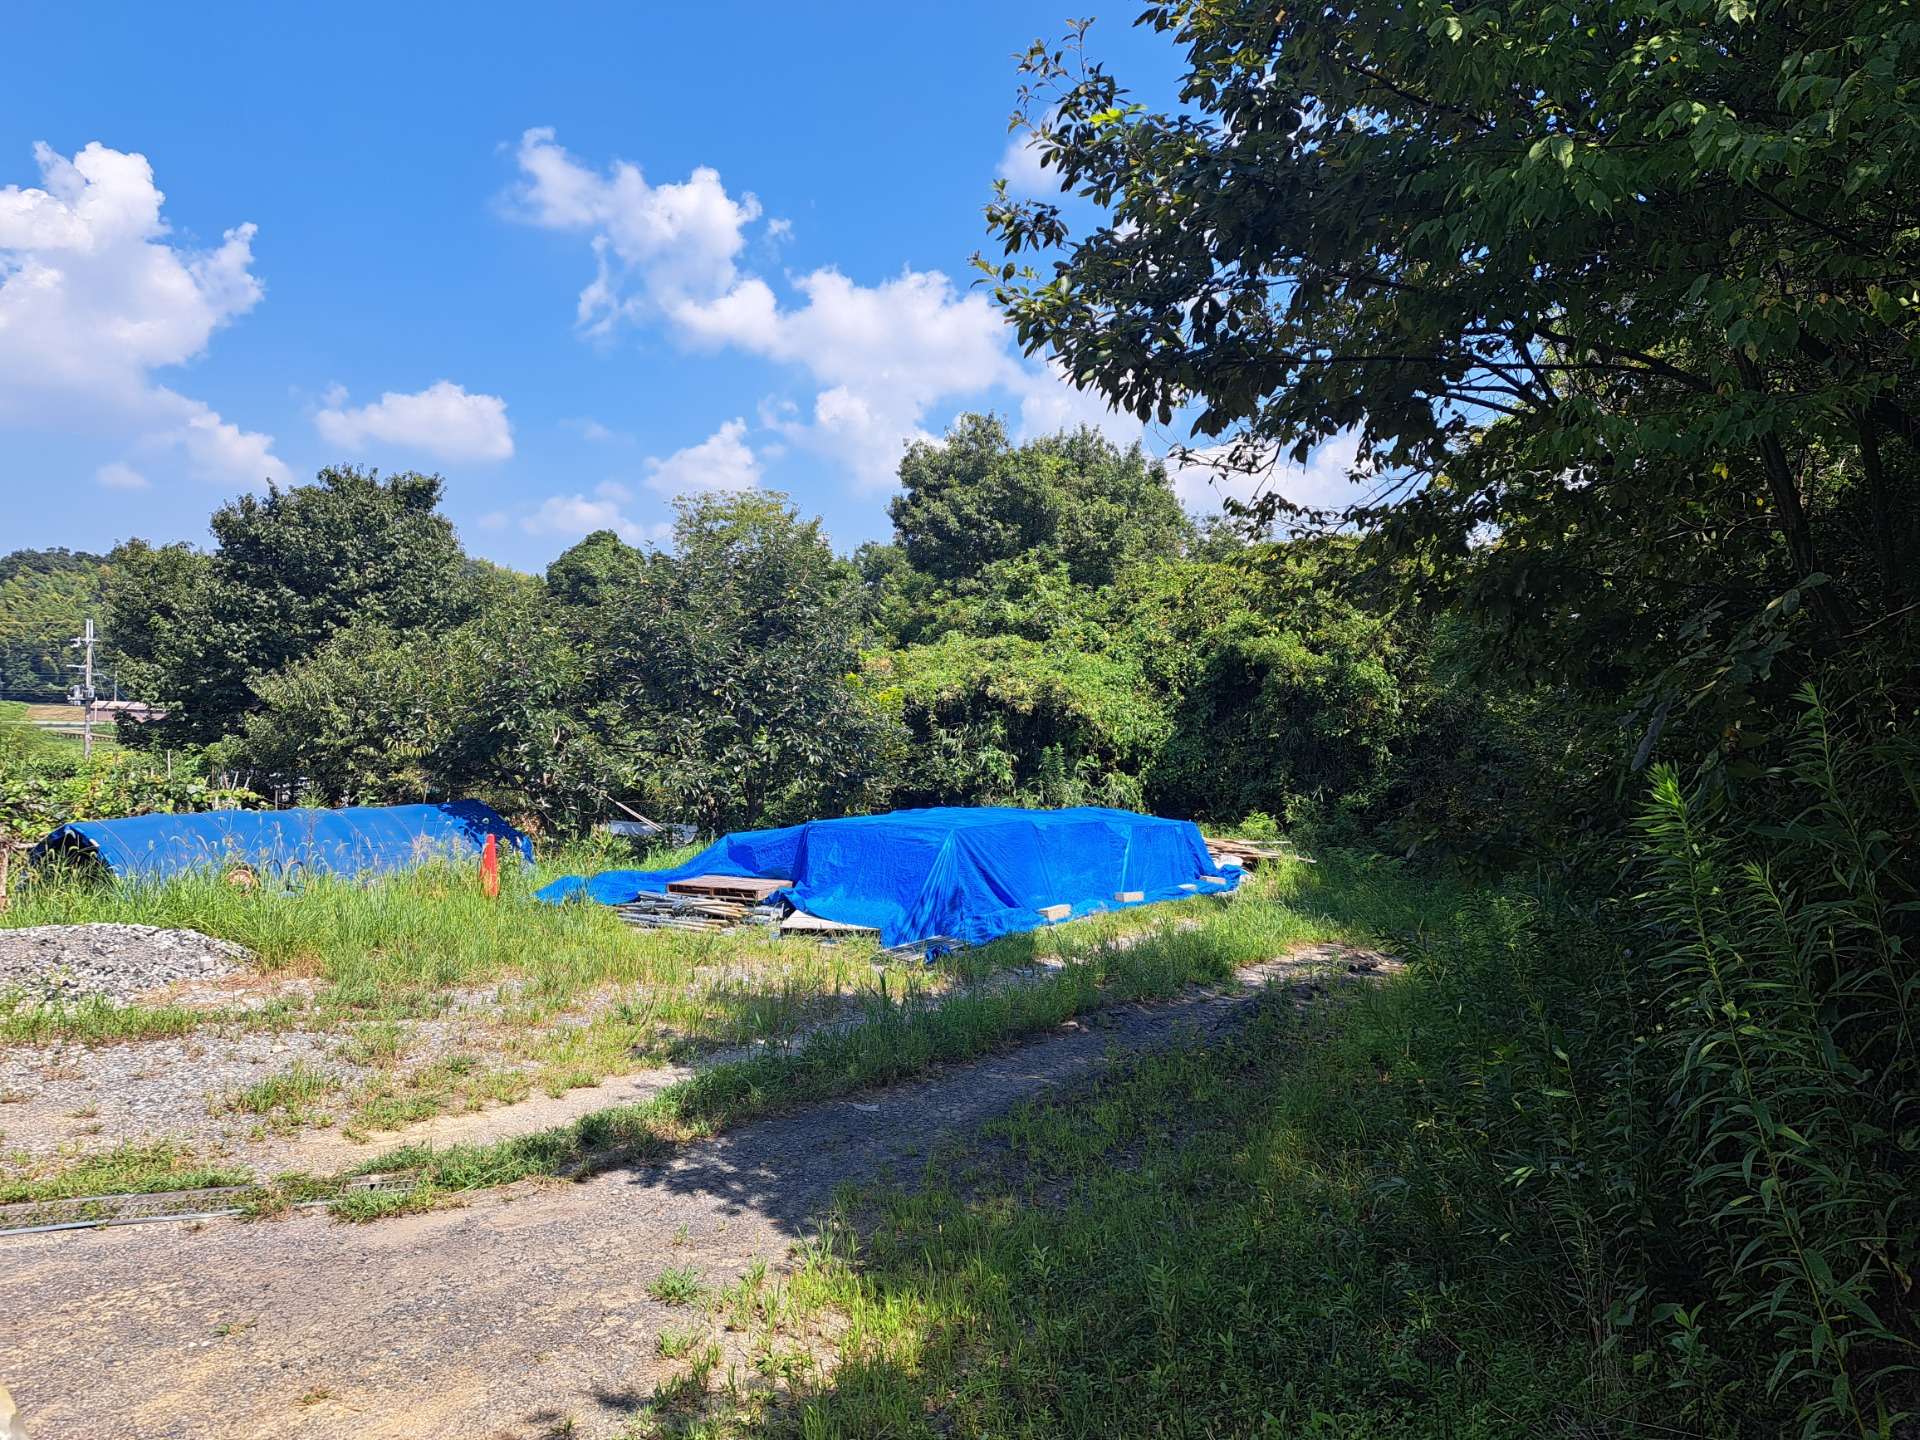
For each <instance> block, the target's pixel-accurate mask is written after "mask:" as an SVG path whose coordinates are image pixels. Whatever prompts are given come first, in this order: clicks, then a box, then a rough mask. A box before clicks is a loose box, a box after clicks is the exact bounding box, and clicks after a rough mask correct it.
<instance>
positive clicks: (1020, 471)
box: [889, 415, 1194, 585]
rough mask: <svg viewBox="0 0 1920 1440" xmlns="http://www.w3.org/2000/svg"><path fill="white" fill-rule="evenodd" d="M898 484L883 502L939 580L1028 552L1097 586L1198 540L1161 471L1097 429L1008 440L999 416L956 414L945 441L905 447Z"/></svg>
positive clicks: (922, 566) (910, 548) (924, 567)
mask: <svg viewBox="0 0 1920 1440" xmlns="http://www.w3.org/2000/svg"><path fill="white" fill-rule="evenodd" d="M900 484H901V488H902V493H901V494H900V496H899V497H898V498H897V499H895V500H894V502H893V504H892V506H891V508H890V511H889V513H890V514H891V515H892V517H893V527H894V533H895V535H896V537H897V538H898V541H899V544H900V548H901V549H902V551H904V553H905V555H906V558H907V561H908V562H909V563H910V564H911V565H912V566H913V567H914V568H915V569H916V570H919V571H920V572H922V573H923V574H926V575H931V576H934V577H935V578H937V579H940V580H947V581H954V580H965V579H969V578H972V577H973V576H976V575H978V574H979V573H980V571H981V570H983V569H984V568H986V567H987V566H988V565H991V564H993V563H994V562H995V561H999V560H1010V559H1013V558H1014V557H1016V556H1028V555H1031V556H1035V557H1037V558H1039V559H1041V560H1046V561H1054V560H1057V561H1059V562H1061V563H1062V564H1064V565H1065V566H1066V567H1067V569H1068V572H1069V573H1070V574H1071V575H1072V577H1073V579H1074V580H1075V581H1076V582H1077V583H1079V584H1082V585H1104V584H1106V583H1107V582H1108V581H1109V580H1111V579H1112V578H1113V577H1114V576H1115V575H1116V574H1118V573H1119V571H1120V570H1121V569H1122V568H1124V567H1125V566H1126V565H1127V564H1129V563H1130V562H1132V561H1135V560H1142V559H1151V558H1155V557H1165V556H1171V555H1175V554H1178V553H1179V552H1180V551H1181V550H1182V549H1184V548H1185V547H1186V546H1187V545H1189V544H1190V543H1192V541H1193V538H1194V531H1193V522H1192V521H1190V520H1188V519H1187V516H1186V512H1185V511H1184V510H1182V509H1181V508H1180V502H1179V500H1177V499H1176V498H1175V497H1174V493H1173V488H1172V486H1171V485H1170V484H1169V483H1168V481H1167V473H1166V468H1165V467H1164V466H1163V465H1161V464H1160V463H1159V462H1158V461H1155V460H1149V459H1148V458H1147V457H1146V455H1145V454H1144V453H1143V452H1142V451H1141V449H1140V447H1139V446H1138V445H1134V446H1131V447H1129V448H1126V449H1122V448H1121V447H1119V446H1117V445H1115V444H1114V443H1113V442H1112V441H1110V440H1108V439H1107V438H1106V437H1105V436H1103V435H1101V434H1100V433H1099V432H1098V431H1095V430H1088V429H1082V430H1077V431H1064V432H1062V433H1061V434H1058V435H1048V436H1045V437H1043V438H1041V439H1037V440H1031V441H1028V442H1027V443H1026V444H1024V445H1018V446H1016V445H1014V444H1012V443H1011V442H1010V441H1009V440H1008V438H1007V432H1006V427H1005V426H1004V425H1002V424H1001V422H1000V421H999V420H998V419H997V418H996V417H994V416H991V415H963V416H961V417H960V419H958V420H957V421H955V422H954V424H953V427H952V428H951V429H950V430H949V431H948V432H947V436H946V438H945V439H944V440H942V441H940V442H938V443H936V444H928V443H925V442H921V443H918V444H915V445H913V446H912V447H911V448H909V449H908V451H907V454H906V456H905V458H904V459H903V460H902V461H901V462H900Z"/></svg>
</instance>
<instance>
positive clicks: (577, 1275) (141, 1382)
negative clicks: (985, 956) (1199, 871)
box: [0, 947, 1388, 1440]
mask: <svg viewBox="0 0 1920 1440" xmlns="http://www.w3.org/2000/svg"><path fill="white" fill-rule="evenodd" d="M1350 963H1362V962H1359V961H1354V960H1351V959H1350V957H1349V954H1348V952H1346V951H1344V950H1338V949H1335V948H1332V947H1317V948H1316V949H1315V950H1312V951H1309V952H1303V953H1300V954H1296V955H1294V956H1289V957H1288V958H1287V959H1286V960H1284V961H1276V962H1272V963H1270V964H1268V965H1263V966H1256V967H1253V968H1252V969H1251V970H1249V971H1247V972H1244V973H1243V975H1242V977H1241V978H1242V984H1240V985H1238V986H1232V987H1227V988H1225V989H1220V990H1194V991H1191V992H1189V993H1188V994H1186V995H1184V996H1182V997H1181V998H1179V999H1177V1000H1175V1001H1172V1002H1170V1003H1166V1004H1154V1005H1127V1006H1117V1007H1114V1008H1111V1009H1108V1010H1103V1011H1099V1012H1096V1013H1095V1014H1093V1015H1091V1016H1089V1017H1087V1018H1086V1019H1084V1020H1081V1021H1076V1022H1072V1023H1070V1024H1069V1025H1067V1026H1065V1027H1063V1028H1061V1029H1060V1030H1058V1031H1055V1032H1053V1033H1051V1034H1048V1035H1046V1036H1045V1037H1043V1038H1041V1039H1038V1040H1036V1041H1034V1042H1033V1043H1031V1044H1028V1045H1025V1046H1022V1047H1021V1048H1019V1049H1016V1050H1013V1051H1010V1052H1008V1053H1005V1054H1002V1055H996V1056H993V1057H990V1058H988V1059H985V1060H981V1061H977V1062H974V1063H971V1064H967V1065H963V1066H954V1067H951V1068H949V1069H946V1070H943V1071H938V1072H936V1073H934V1074H933V1075H932V1076H930V1077H928V1078H927V1079H925V1080H923V1081H920V1082H918V1083H913V1084H908V1085H901V1086H895V1087H892V1088H889V1089H886V1090H881V1091H875V1092H872V1093H869V1094H866V1095H859V1096H854V1097H850V1098H848V1099H846V1100H841V1101H834V1102H829V1103H825V1104H821V1105H814V1106H807V1107H803V1108H800V1109H797V1110H794V1111H792V1112H789V1113H787V1114H784V1115H780V1116H777V1117H774V1118H771V1119H768V1120H765V1121H762V1122H760V1123H758V1124H754V1125H751V1126H747V1127H744V1128H742V1129H741V1130H739V1131H736V1132H734V1133H732V1134H728V1135H724V1136H721V1137H718V1138H716V1139H714V1140H711V1141H708V1142H704V1143H701V1144H697V1145H689V1146H686V1147H684V1148H682V1149H680V1150H678V1151H676V1152H675V1153H674V1154H673V1155H672V1157H671V1158H670V1159H668V1160H666V1161H663V1162H660V1163H655V1164H648V1165H644V1166H636V1167H634V1168H626V1169H615V1170H610V1171H603V1172H600V1173H597V1174H594V1175H592V1176H590V1177H588V1178H586V1179H583V1180H581V1181H578V1182H573V1183H556V1182H545V1183H540V1184H523V1185H518V1186H512V1187H508V1188H506V1189H504V1190H501V1191H495V1192H489V1193H487V1194H485V1195H481V1196H476V1197H475V1198H474V1200H473V1203H472V1204H470V1205H469V1206H468V1207H466V1208H464V1209H458V1210H448V1211H440V1212H436V1213H432V1214H426V1215H419V1216H412V1217H408V1218H404V1219H398V1220H391V1221H385V1222H380V1223H376V1224H372V1225H364V1226H349V1225H342V1224H338V1223H335V1222H332V1221H330V1220H328V1219H326V1218H325V1217H324V1216H321V1215H318V1214H314V1213H311V1212H307V1213H301V1214H297V1215H295V1216H294V1217H292V1218H289V1219H285V1220H279V1221H269V1222H255V1223H244V1222H239V1221H216V1222H211V1223H208V1224H206V1225H204V1226H203V1227H200V1228H198V1229H197V1230H195V1231H192V1232H191V1233H189V1232H188V1231H187V1230H186V1229H184V1228H183V1227H181V1226H179V1225H175V1224H166V1225H153V1226H137V1227H130V1228H125V1229H114V1230H106V1231H94V1232H72V1233H67V1234H60V1235H48V1236H37V1237H24V1238H19V1239H14V1240H6V1241H0V1273H5V1275H6V1276H7V1287H6V1290H7V1294H6V1304H5V1306H4V1308H3V1309H0V1356H4V1357H5V1362H4V1363H5V1365H6V1367H7V1369H6V1373H5V1374H4V1375H0V1380H4V1382H5V1383H6V1384H7V1385H9V1386H10V1387H11V1388H12V1390H13V1393H14V1396H15V1398H16V1400H17V1401H18V1402H19V1404H20V1407H21V1412H22V1414H23V1416H24V1417H25V1418H26V1420H27V1422H28V1424H29V1425H30V1426H32V1427H34V1433H36V1434H42V1435H49V1436H52V1435H58V1436H62V1437H68V1440H133V1437H140V1440H169V1437H174V1440H219V1437H231V1440H274V1437H301V1440H326V1437H342V1440H344V1437H353V1440H377V1437H391V1440H439V1437H447V1440H453V1437H459V1440H468V1437H482V1436H485V1437H499V1440H514V1437H527V1440H531V1437H536V1436H544V1435H551V1434H557V1433H565V1434H571V1435H576V1436H580V1437H589V1440H590V1437H610V1436H614V1435H617V1434H618V1433H619V1432H620V1431H621V1430H622V1429H623V1428H624V1426H625V1423H626V1421H627V1420H628V1419H629V1418H631V1416H632V1415H633V1413H634V1412H635V1411H636V1410H637V1409H638V1408H639V1407H640V1406H641V1405H642V1404H644V1403H645V1401H646V1400H647V1397H648V1396H649V1395H650V1394H651V1392H652V1390H653V1387H654V1385H655V1384H657V1383H659V1382H660V1381H661V1380H662V1379H663V1378H664V1377H665V1375H666V1372H667V1370H668V1368H669V1367H668V1364H667V1362H665V1361H662V1360H661V1359H659V1358H658V1355H657V1350H656V1341H657V1337H658V1336H659V1334H660V1333H661V1331H662V1330H663V1329H666V1328H668V1327H671V1326H674V1325H675V1324H677V1323H680V1322H681V1321H683V1319H684V1317H685V1311H684V1309H680V1308H676V1307H675V1306H673V1305H670V1304H666V1303H663V1302H662V1301H660V1300H657V1299H655V1298H653V1297H652V1296H650V1295H649V1293H648V1290H649V1287H650V1286H651V1285H652V1284H653V1283H654V1281H655V1280H656V1279H658V1277H659V1276H660V1274H661V1272H662V1271H663V1270H665V1269H667V1268H668V1267H678V1266H692V1267H693V1268H695V1269H696V1270H698V1271H699V1272H700V1274H701V1276H702V1278H703V1279H704V1280H705V1281H706V1282H707V1283H709V1284H724V1283H727V1282H729V1281H731V1280H733V1279H735V1278H737V1277H738V1276H740V1275H742V1274H743V1273H745V1272H746V1271H747V1269H748V1267H750V1266H751V1265H752V1264H753V1263H754V1262H755V1261H756V1260H767V1261H770V1262H772V1263H774V1264H775V1265H778V1264H779V1263H781V1262H782V1261H784V1260H785V1258H786V1256H787V1254H788V1252H789V1250H790V1248H791V1247H792V1246H793V1245H794V1244H795V1243H796V1242H799V1241H801V1240H803V1239H805V1238H806V1237H808V1236H809V1235H810V1234H811V1233H812V1229H813V1225H814V1223H815V1221H816V1219H817V1217H818V1216H819V1215H820V1214H821V1213H822V1211H823V1210H824V1209H825V1208H826V1206H827V1205H828V1203H829V1201H830V1199H831V1197H832V1194H833V1192H834V1190H835V1188H836V1187H837V1186H839V1185H840V1184H842V1183H843V1182H846V1181H850V1180H861V1179H869V1178H886V1177H889V1176H892V1177H897V1178H902V1179H905V1178H910V1177H911V1176H912V1175H913V1174H915V1173H917V1172H918V1171H919V1170H920V1169H921V1168H922V1167H923V1165H924V1163H925V1161H926V1159H927V1157H928V1156H929V1154H930V1153H931V1152H932V1150H933V1148H934V1147H935V1146H937V1145H940V1144H942V1143H945V1142H947V1141H949V1140H950V1139H952V1138H954V1137H957V1136H959V1135H961V1134H963V1133H965V1132H967V1131H969V1130H971V1129H973V1128H974V1127H976V1126H978V1125H980V1124H981V1123H983V1122H984V1121H986V1120H989V1119H991V1118H993V1117H994V1116H996V1115H998V1114H1000V1113H1002V1112H1004V1111H1005V1110H1007V1109H1008V1108H1010V1107H1011V1106H1012V1105H1014V1104H1016V1103H1017V1102H1019V1101H1020V1100H1022V1099H1024V1098H1026V1097H1028V1096H1031V1095H1034V1094H1036V1093H1039V1092H1041V1091H1044V1090H1047V1089H1049V1088H1052V1087H1057V1086H1062V1085H1068V1084H1072V1083H1074V1082H1076V1081H1079V1080H1081V1079H1083V1078H1084V1077H1087V1076H1088V1075H1090V1074H1092V1073H1094V1072H1095V1071H1096V1070H1097V1069H1099V1067H1101V1066H1102V1065H1103V1064H1104V1063H1106V1061H1107V1059H1108V1058H1109V1057H1110V1056H1112V1055H1115V1054H1125V1053H1129V1052H1137V1051H1140V1050H1143V1049H1147V1048H1151V1047H1153V1046H1156V1045H1161V1044H1165V1043H1167V1041H1168V1040H1170V1039H1171V1038H1173V1037H1174V1036H1175V1035H1178V1034H1182V1033H1193V1032H1195V1031H1197V1032H1198V1033H1199V1034H1200V1035H1201V1036H1202V1037H1203V1038H1204V1037H1208V1036H1213V1035H1216V1034H1219V1033H1221V1032H1222V1031H1223V1030H1224V1029H1225V1028H1226V1027H1228V1026H1231V1025H1232V1024H1234V1023H1236V1022H1237V1020H1238V1019H1239V1018H1240V1017H1241V1016H1243V1015H1244V1014H1245V1013H1246V1012H1247V1006H1248V1004H1249V1002H1250V1001H1252V1000H1253V999H1254V998H1255V996H1256V995H1258V994H1260V993H1263V991H1262V987H1264V986H1266V985H1267V984H1268V983H1269V982H1274V981H1278V982H1281V983H1282V984H1283V985H1284V986H1285V987H1286V988H1287V989H1288V990H1296V989H1299V988H1300V987H1303V986H1308V985H1312V986H1320V985H1322V984H1323V983H1324V977H1328V976H1330V975H1332V974H1336V973H1345V968H1346V966H1347V965H1348V964H1350ZM1368 963H1372V964H1373V965H1374V966H1375V967H1376V968H1378V969H1384V968H1385V965H1386V963H1388V962H1384V961H1373V962H1368ZM567 1425H571V1426H572V1427H573V1428H572V1429H570V1430H569V1429H565V1428H564V1427H565V1426H567Z"/></svg>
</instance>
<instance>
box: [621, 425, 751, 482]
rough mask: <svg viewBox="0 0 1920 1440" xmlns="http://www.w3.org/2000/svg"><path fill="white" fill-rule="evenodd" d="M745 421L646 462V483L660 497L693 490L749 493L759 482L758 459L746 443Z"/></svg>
mask: <svg viewBox="0 0 1920 1440" xmlns="http://www.w3.org/2000/svg"><path fill="white" fill-rule="evenodd" d="M746 433H747V422H746V421H745V420H740V419H734V420H729V421H727V422H726V424H724V425H722V426H721V427H720V428H719V429H718V430H716V431H714V432H713V434H711V435H709V436H708V437H707V438H706V439H704V440H702V441H701V442H700V443H699V444H698V445H689V446H687V447H686V448H685V449H683V450H676V451H674V452H673V454H671V455H669V456H667V458H666V459H664V460H660V459H652V460H649V461H647V471H648V474H647V484H648V486H649V487H650V488H652V489H654V490H656V491H658V492H659V493H660V494H662V495H689V494H692V493H693V492H695V491H697V490H751V489H753V487H754V486H756V485H758V484H759V483H760V458H759V456H757V455H755V454H754V453H753V448H752V447H751V446H749V445H748V444H747V442H746V438H745V437H746Z"/></svg>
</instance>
